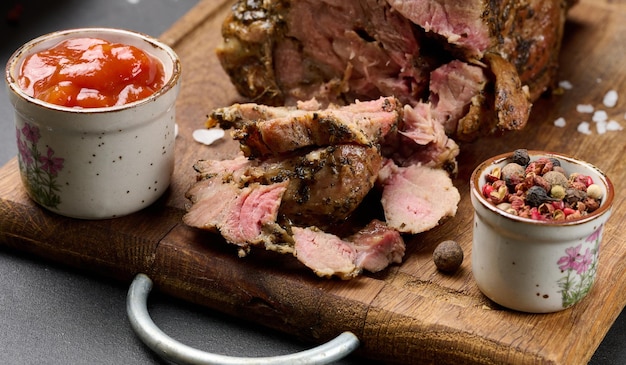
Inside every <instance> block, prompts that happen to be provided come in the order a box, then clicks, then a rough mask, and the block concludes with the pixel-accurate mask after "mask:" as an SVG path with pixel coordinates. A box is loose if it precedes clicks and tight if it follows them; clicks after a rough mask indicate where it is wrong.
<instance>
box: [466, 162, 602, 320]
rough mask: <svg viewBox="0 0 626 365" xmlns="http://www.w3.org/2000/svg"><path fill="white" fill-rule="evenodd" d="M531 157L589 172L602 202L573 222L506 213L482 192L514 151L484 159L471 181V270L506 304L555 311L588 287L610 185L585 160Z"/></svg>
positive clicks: (483, 287) (519, 308)
mask: <svg viewBox="0 0 626 365" xmlns="http://www.w3.org/2000/svg"><path fill="white" fill-rule="evenodd" d="M529 155H530V157H531V161H533V160H536V159H537V158H539V157H553V158H556V159H558V160H559V161H560V162H561V166H562V167H563V168H564V169H565V171H566V172H567V173H568V174H571V173H574V172H577V173H580V174H585V175H588V176H591V178H592V179H593V181H594V183H595V184H598V185H599V186H600V187H601V189H602V201H601V205H600V207H599V208H598V209H597V210H596V211H594V212H593V213H590V214H589V215H586V216H584V217H583V218H580V219H578V220H572V221H558V222H556V221H552V222H550V221H537V220H532V219H529V218H520V217H518V216H516V215H513V214H509V213H507V212H505V211H503V210H501V209H499V208H497V207H496V206H494V205H493V204H492V203H491V202H489V201H488V200H487V199H485V198H484V197H483V195H482V193H481V191H482V188H483V185H484V184H485V181H486V177H485V176H486V175H487V174H489V173H490V172H491V171H492V170H493V168H494V167H500V168H502V167H503V166H504V165H506V164H507V163H509V162H511V161H510V157H511V156H512V153H509V154H503V155H499V156H496V157H493V158H490V159H488V160H487V161H485V162H483V163H482V164H480V165H479V166H478V167H477V168H476V169H475V170H474V172H473V174H472V176H471V180H470V190H471V191H470V196H471V201H472V205H473V207H474V227H473V243H472V271H473V275H474V278H475V280H476V283H477V284H478V288H479V289H480V290H481V291H482V292H483V294H485V295H486V296H487V297H488V298H490V299H491V300H493V301H494V302H496V303H498V304H500V305H502V306H504V307H507V308H510V309H514V310H517V311H522V312H529V313H548V312H556V311H559V310H563V309H565V308H568V307H570V306H572V305H574V304H576V303H577V302H579V301H580V300H581V299H583V298H584V297H585V296H586V295H587V294H588V293H589V291H590V290H591V287H592V285H593V283H594V281H595V278H596V272H597V269H598V260H599V257H600V256H599V255H600V243H601V241H602V233H603V231H604V228H605V224H606V222H607V220H608V219H609V216H610V214H611V205H612V204H613V197H614V189H613V185H612V183H611V181H610V180H609V178H608V177H607V176H606V175H605V174H604V173H602V172H601V171H600V170H599V169H597V168H596V167H594V166H592V165H590V164H588V163H586V162H583V161H580V160H577V159H575V158H572V157H568V156H564V155H560V154H554V153H545V152H539V151H529Z"/></svg>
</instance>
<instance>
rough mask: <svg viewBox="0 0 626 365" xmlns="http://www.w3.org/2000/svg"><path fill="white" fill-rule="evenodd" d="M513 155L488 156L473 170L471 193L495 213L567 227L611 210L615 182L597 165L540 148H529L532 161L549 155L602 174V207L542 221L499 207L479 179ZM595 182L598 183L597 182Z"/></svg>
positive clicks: (530, 223)
mask: <svg viewBox="0 0 626 365" xmlns="http://www.w3.org/2000/svg"><path fill="white" fill-rule="evenodd" d="M512 155H513V152H507V153H503V154H500V155H497V156H493V157H491V158H488V159H487V160H485V161H483V162H482V163H480V164H479V165H478V166H477V167H476V168H475V169H474V171H473V172H472V175H471V177H470V194H471V196H472V197H474V198H476V199H477V200H478V201H479V202H480V203H481V204H482V206H483V207H485V208H486V209H488V210H490V211H491V212H493V213H494V214H498V215H500V216H502V217H503V218H505V219H508V220H511V221H515V222H519V223H523V224H529V225H535V226H554V227H566V226H574V225H579V224H583V223H587V222H589V221H592V220H594V219H596V218H597V217H599V216H601V215H603V214H605V213H608V212H610V210H611V207H612V205H613V199H614V197H615V189H614V187H613V183H612V182H611V180H610V179H609V177H608V176H607V175H606V174H605V173H604V172H603V171H602V170H600V169H599V168H597V167H596V166H594V165H592V164H590V163H588V162H585V161H583V160H580V159H577V158H575V157H572V156H569V155H565V154H562V153H556V152H546V151H539V150H528V155H529V156H530V158H531V161H532V160H534V159H537V158H539V157H548V158H551V157H552V158H556V159H558V160H562V161H566V162H568V163H571V164H576V165H580V166H582V167H583V168H584V169H586V170H592V171H594V172H595V173H596V174H598V176H600V178H601V179H602V183H603V184H604V185H605V187H606V196H604V197H603V198H602V201H601V203H600V207H599V208H598V209H596V210H595V211H593V212H592V213H591V214H588V215H585V216H583V217H581V218H578V219H573V220H561V221H540V220H536V219H531V218H523V217H519V216H516V215H514V214H511V213H507V212H506V211H504V210H502V209H499V208H497V207H496V206H495V205H494V204H493V203H491V202H489V201H488V200H487V199H485V197H484V196H483V194H482V192H481V187H482V185H484V184H481V181H479V179H480V178H481V176H483V172H485V171H486V170H487V169H488V168H490V167H491V166H494V165H498V164H501V163H504V162H505V161H507V160H510V159H511V156H512ZM594 183H596V184H597V183H598V182H595V181H594Z"/></svg>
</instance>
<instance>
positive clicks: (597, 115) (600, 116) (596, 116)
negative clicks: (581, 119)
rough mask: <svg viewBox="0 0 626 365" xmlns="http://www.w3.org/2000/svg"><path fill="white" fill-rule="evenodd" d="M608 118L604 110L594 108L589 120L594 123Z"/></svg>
mask: <svg viewBox="0 0 626 365" xmlns="http://www.w3.org/2000/svg"><path fill="white" fill-rule="evenodd" d="M608 119H609V116H608V115H607V114H606V112H605V111H604V110H596V111H595V112H594V113H593V117H591V120H593V121H594V122H596V123H598V122H606V121H607V120H608Z"/></svg>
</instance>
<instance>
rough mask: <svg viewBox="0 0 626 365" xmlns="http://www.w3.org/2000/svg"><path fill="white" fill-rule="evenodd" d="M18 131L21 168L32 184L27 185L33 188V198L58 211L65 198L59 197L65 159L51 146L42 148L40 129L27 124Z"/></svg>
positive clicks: (30, 193)
mask: <svg viewBox="0 0 626 365" xmlns="http://www.w3.org/2000/svg"><path fill="white" fill-rule="evenodd" d="M15 132H16V137H17V149H18V160H19V166H20V170H22V174H23V175H22V176H23V177H24V178H25V179H26V180H27V182H28V183H27V184H25V186H27V187H28V189H29V195H30V196H32V197H33V199H35V200H36V201H37V202H38V203H39V204H42V205H45V206H47V207H49V208H56V207H57V206H58V205H59V204H60V203H61V197H60V196H59V195H58V194H57V193H58V192H59V190H60V186H59V185H58V183H57V181H56V178H57V176H58V174H59V171H61V170H63V163H64V161H65V159H64V158H62V157H57V156H55V155H54V150H53V149H52V148H51V147H50V146H39V138H40V137H41V135H40V133H39V128H38V127H35V126H32V125H30V124H28V123H25V124H24V126H23V127H22V128H21V129H19V128H16V130H15ZM42 147H43V148H42ZM43 150H45V154H44V153H42V152H43Z"/></svg>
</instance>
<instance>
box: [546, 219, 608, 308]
mask: <svg viewBox="0 0 626 365" xmlns="http://www.w3.org/2000/svg"><path fill="white" fill-rule="evenodd" d="M602 227H603V225H600V227H598V229H597V230H595V231H594V232H593V233H592V234H591V235H589V237H587V239H586V240H585V242H594V243H595V245H594V247H593V248H591V249H590V248H589V247H587V248H586V249H585V252H584V253H581V252H580V250H581V248H582V244H579V245H577V246H573V247H569V248H567V249H566V250H565V256H563V257H561V258H560V259H559V261H558V262H557V265H559V269H561V271H562V272H564V273H567V274H566V275H565V276H564V277H563V278H561V279H560V280H559V282H558V283H559V287H560V288H561V294H562V300H563V308H567V307H570V306H572V305H574V304H575V303H577V302H578V301H580V300H581V299H582V298H584V297H585V295H587V293H589V290H591V286H592V285H593V282H594V281H595V277H596V270H597V269H598V254H599V253H600V240H601V238H602Z"/></svg>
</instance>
